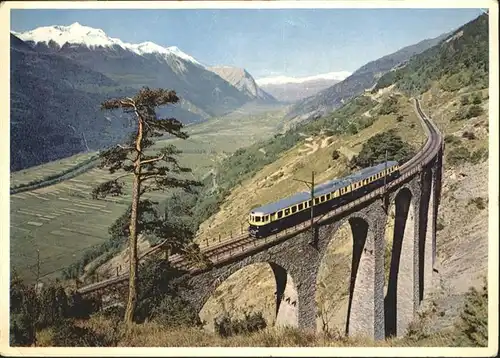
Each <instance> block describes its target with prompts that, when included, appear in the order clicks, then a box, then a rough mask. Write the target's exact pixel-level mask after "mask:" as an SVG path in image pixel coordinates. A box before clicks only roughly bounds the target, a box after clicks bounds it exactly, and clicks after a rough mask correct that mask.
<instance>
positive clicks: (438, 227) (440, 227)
mask: <svg viewBox="0 0 500 358" xmlns="http://www.w3.org/2000/svg"><path fill="white" fill-rule="evenodd" d="M443 229H444V224H443V221H442V220H440V219H438V220H437V223H436V231H441V230H443Z"/></svg>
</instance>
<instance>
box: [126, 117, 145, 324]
mask: <svg viewBox="0 0 500 358" xmlns="http://www.w3.org/2000/svg"><path fill="white" fill-rule="evenodd" d="M138 121H139V126H138V129H137V137H136V142H135V149H136V152H137V156H136V159H135V161H134V183H133V187H132V211H131V214H130V226H129V229H130V238H129V255H130V272H129V282H128V301H127V309H126V310H125V318H124V319H125V324H126V325H130V324H132V323H133V322H134V316H135V310H136V307H137V273H138V262H137V261H138V260H137V218H138V208H139V199H140V194H139V193H140V191H141V143H142V130H143V128H142V119H141V117H140V116H138Z"/></svg>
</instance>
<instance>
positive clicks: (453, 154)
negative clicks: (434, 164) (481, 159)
mask: <svg viewBox="0 0 500 358" xmlns="http://www.w3.org/2000/svg"><path fill="white" fill-rule="evenodd" d="M447 159H448V162H449V163H450V164H451V165H458V164H463V163H465V162H467V161H469V159H470V152H469V150H468V149H467V148H465V147H457V148H454V149H452V150H451V151H450V152H449V153H448V156H447Z"/></svg>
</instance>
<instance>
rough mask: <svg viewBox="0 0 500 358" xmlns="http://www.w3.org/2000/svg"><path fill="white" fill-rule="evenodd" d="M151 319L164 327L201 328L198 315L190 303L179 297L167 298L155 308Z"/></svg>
mask: <svg viewBox="0 0 500 358" xmlns="http://www.w3.org/2000/svg"><path fill="white" fill-rule="evenodd" d="M150 318H151V319H152V320H154V321H156V322H158V323H160V324H162V325H164V326H167V327H176V326H188V327H192V326H201V324H202V322H201V321H200V318H199V316H198V313H197V312H196V311H195V310H194V309H193V308H192V307H191V305H190V304H189V303H187V302H186V301H184V300H182V299H180V298H179V297H171V296H165V297H164V298H163V299H162V300H161V301H160V303H159V304H158V305H155V306H153V309H152V310H151V314H150Z"/></svg>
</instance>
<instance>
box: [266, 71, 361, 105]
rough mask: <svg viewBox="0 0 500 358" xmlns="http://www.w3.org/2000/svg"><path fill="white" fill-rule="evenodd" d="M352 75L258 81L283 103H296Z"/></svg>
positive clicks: (283, 77)
mask: <svg viewBox="0 0 500 358" xmlns="http://www.w3.org/2000/svg"><path fill="white" fill-rule="evenodd" d="M350 74H351V73H350V72H347V71H339V72H329V73H323V74H319V75H315V76H308V77H288V76H274V77H264V78H260V79H258V80H256V82H257V84H258V85H259V86H260V87H261V88H262V89H263V90H265V91H266V92H268V93H270V94H271V95H273V96H274V97H275V98H276V99H278V100H280V101H282V102H296V101H299V100H301V99H304V98H307V97H310V96H314V95H316V94H317V93H319V92H320V91H322V90H324V89H326V88H328V87H330V86H333V85H334V84H336V83H338V82H340V81H342V80H343V79H344V78H346V77H348V76H349V75H350Z"/></svg>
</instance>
